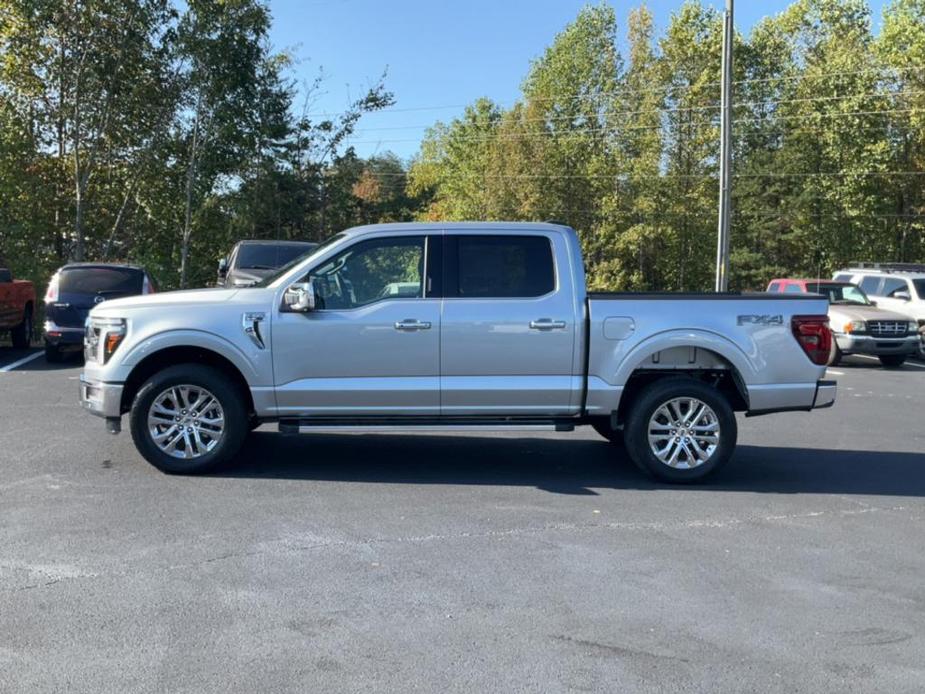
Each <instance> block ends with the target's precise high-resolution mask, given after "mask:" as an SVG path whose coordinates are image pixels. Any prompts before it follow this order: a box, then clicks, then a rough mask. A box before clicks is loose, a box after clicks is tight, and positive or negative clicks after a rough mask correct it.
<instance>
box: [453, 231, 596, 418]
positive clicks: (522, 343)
mask: <svg viewBox="0 0 925 694" xmlns="http://www.w3.org/2000/svg"><path fill="white" fill-rule="evenodd" d="M556 244H560V245H561V246H562V248H560V249H559V253H557V252H556ZM557 256H558V257H567V255H565V249H564V239H563V238H562V237H561V236H559V235H556V234H552V233H550V234H545V233H543V232H539V231H537V232H532V233H531V232H521V231H519V230H518V231H511V232H509V233H505V232H499V231H496V230H492V233H491V234H485V233H479V231H478V230H477V229H476V230H473V231H472V232H468V231H453V232H449V231H448V232H447V235H446V237H445V242H444V267H443V270H444V272H443V280H444V300H443V321H442V333H441V340H440V364H441V378H440V386H441V408H440V411H441V414H443V415H449V416H452V415H493V414H501V413H503V414H505V415H531V414H536V415H559V414H562V415H564V414H571V413H574V412H576V411H577V408H578V406H579V403H578V397H577V393H579V392H580V389H581V376H575V375H573V353H574V349H575V345H576V331H577V330H578V328H579V325H578V320H577V317H576V315H575V307H574V303H573V301H572V299H573V297H572V291H571V285H570V282H569V280H570V277H569V275H568V274H567V272H566V274H565V275H564V276H562V274H561V272H557V267H556V257H557Z"/></svg>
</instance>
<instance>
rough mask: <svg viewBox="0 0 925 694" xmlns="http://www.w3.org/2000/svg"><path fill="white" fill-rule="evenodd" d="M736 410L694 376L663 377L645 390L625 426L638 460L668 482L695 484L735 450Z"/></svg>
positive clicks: (626, 435) (631, 407)
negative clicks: (734, 411)
mask: <svg viewBox="0 0 925 694" xmlns="http://www.w3.org/2000/svg"><path fill="white" fill-rule="evenodd" d="M737 436H738V430H737V426H736V419H735V414H734V413H733V411H732V407H731V406H730V405H729V402H728V401H727V400H726V398H725V397H724V396H723V395H722V393H720V392H719V391H717V390H716V389H715V388H712V387H710V386H709V385H707V384H706V383H703V382H701V381H698V380H695V379H693V378H684V377H681V378H674V377H672V378H664V379H661V380H658V381H655V382H654V383H652V384H651V385H649V386H647V387H646V388H645V389H643V390H642V391H641V392H640V393H639V395H638V396H637V398H636V400H635V401H634V402H633V403H632V405H630V409H629V413H628V415H627V417H626V424H625V426H624V438H625V440H626V448H627V451H628V452H629V454H630V456H631V457H632V458H633V460H634V461H635V463H636V464H637V465H638V466H639V467H640V468H642V469H643V470H645V471H646V472H648V473H649V474H651V475H652V476H654V477H656V478H658V479H660V480H662V481H664V482H672V483H676V484H684V483H691V482H697V481H699V480H702V479H703V478H704V477H706V476H707V475H710V474H712V473H714V472H716V471H717V470H718V469H719V468H721V467H722V466H723V465H725V464H726V463H727V462H728V461H729V458H730V457H732V452H733V451H734V450H735V446H736V438H737Z"/></svg>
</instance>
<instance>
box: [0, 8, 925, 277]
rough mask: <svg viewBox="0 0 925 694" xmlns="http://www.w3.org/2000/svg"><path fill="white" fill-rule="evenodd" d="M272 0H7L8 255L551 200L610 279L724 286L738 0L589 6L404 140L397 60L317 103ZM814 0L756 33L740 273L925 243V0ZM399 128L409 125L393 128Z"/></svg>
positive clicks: (467, 214) (64, 253)
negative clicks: (722, 10) (502, 99)
mask: <svg viewBox="0 0 925 694" xmlns="http://www.w3.org/2000/svg"><path fill="white" fill-rule="evenodd" d="M271 21H272V19H271V14H270V10H269V8H268V7H267V5H266V4H264V2H262V1H261V0H222V1H221V2H218V1H216V0H185V1H183V2H180V1H179V0H175V1H174V0H0V254H2V255H5V256H6V258H7V262H9V263H10V264H11V265H12V266H13V267H14V268H15V269H16V270H17V273H18V274H19V275H24V276H30V277H32V278H33V279H35V280H37V281H39V282H40V283H41V282H43V281H44V280H46V279H47V276H48V274H50V272H51V271H52V270H53V269H54V268H55V267H57V266H58V265H60V264H62V263H63V262H65V261H68V260H127V261H132V262H137V263H140V264H143V265H145V266H146V267H147V268H148V269H149V270H150V271H151V272H152V274H153V275H154V276H155V277H156V278H157V279H158V280H159V282H160V283H161V285H162V286H163V287H166V288H175V287H182V286H202V285H204V284H206V283H208V282H209V281H211V279H212V278H213V277H214V271H215V262H216V261H217V259H218V257H219V256H220V255H221V254H222V253H224V252H226V251H227V250H228V249H229V248H230V247H231V245H232V244H233V243H234V242H235V241H237V240H239V239H241V238H282V239H308V240H312V239H314V240H318V239H320V238H322V237H325V236H327V235H330V234H331V233H334V232H336V231H339V230H340V229H343V228H345V227H348V226H351V225H354V224H361V223H369V222H377V221H401V220H411V219H421V220H444V219H445V220H457V219H509V220H548V219H555V220H559V221H562V222H565V223H567V224H570V225H571V226H573V227H574V228H575V229H577V230H578V232H579V234H580V236H581V239H582V243H583V246H584V249H585V253H586V258H587V264H588V268H587V269H588V275H589V279H590V282H591V284H592V286H595V287H609V288H614V289H685V290H695V289H708V288H709V287H711V286H712V273H713V262H714V256H715V238H716V216H717V197H718V193H717V182H718V177H717V164H718V162H717V155H718V143H719V133H718V125H719V124H718V118H719V94H720V89H719V78H720V73H719V71H720V59H719V56H720V43H721V34H722V21H721V17H720V16H719V15H718V14H717V12H716V11H715V10H713V9H712V8H710V7H706V6H704V5H702V4H701V3H700V2H697V1H690V2H686V3H685V4H683V5H682V6H681V7H680V8H679V9H678V11H677V12H675V13H674V14H673V15H672V16H671V18H670V21H669V22H668V25H667V27H665V29H664V30H663V31H661V32H657V31H656V28H655V26H654V23H653V18H652V15H651V14H650V12H649V11H648V10H647V9H646V8H645V7H640V8H638V9H635V10H633V11H632V12H631V13H630V14H629V16H628V17H627V18H626V25H625V27H624V26H621V25H619V23H618V17H617V15H616V13H615V11H614V10H613V9H612V7H610V6H609V5H603V4H601V5H592V6H587V7H585V8H584V9H582V10H581V11H580V12H579V14H578V16H577V18H576V19H575V20H574V21H573V22H572V23H571V24H569V25H568V26H567V27H565V28H564V30H563V31H562V32H561V33H560V34H559V35H558V36H556V38H555V39H554V41H553V42H552V44H551V45H550V46H549V47H547V48H546V49H545V51H544V52H542V54H541V55H540V57H539V58H538V59H537V60H535V61H534V62H533V64H532V65H531V66H530V68H529V71H528V72H527V75H526V77H525V79H524V81H523V84H522V89H521V96H520V97H519V98H518V99H517V101H516V102H515V103H514V104H513V105H510V106H503V105H501V104H499V103H496V102H493V101H491V100H489V99H480V100H478V101H476V102H475V103H473V104H472V105H470V106H469V107H468V108H466V110H465V112H464V114H463V115H462V116H461V117H459V118H457V119H455V120H453V121H451V122H448V123H435V124H434V126H433V127H431V128H430V129H429V130H428V131H427V133H426V135H425V137H424V139H423V141H422V143H421V148H420V152H419V153H418V154H417V155H416V156H415V157H413V158H412V159H411V160H410V161H409V162H404V161H402V160H401V159H400V158H399V157H397V156H395V155H394V154H390V153H385V154H383V155H381V156H374V157H369V158H362V157H359V156H358V155H357V154H356V152H355V150H354V149H353V147H352V146H351V142H352V141H354V138H355V137H356V132H357V129H358V126H359V124H360V121H361V119H362V117H363V116H364V115H365V114H367V113H370V112H373V111H379V110H386V109H389V108H391V107H392V106H393V105H394V104H395V96H394V95H393V94H392V93H391V92H390V91H389V90H388V89H387V85H386V76H385V75H384V76H383V78H382V79H380V80H379V81H378V82H377V83H376V84H374V85H372V86H371V87H370V88H369V89H368V91H366V92H365V93H363V94H362V95H361V96H360V98H358V99H356V100H355V101H353V102H352V103H350V104H348V105H347V107H346V108H345V109H344V110H343V112H342V113H338V114H333V115H332V114H315V113H313V112H312V104H313V101H314V97H315V95H317V93H318V91H319V90H320V89H322V88H323V85H322V83H321V81H320V79H318V80H315V81H314V82H312V83H310V84H299V83H297V82H296V80H295V79H294V78H293V73H294V66H295V63H294V58H293V57H292V56H291V55H289V54H287V53H286V52H279V51H276V50H275V49H274V48H273V47H272V45H271V44H270V41H269V32H270V28H271ZM872 25H873V18H872V17H871V12H870V9H869V7H868V6H867V4H866V2H864V1H862V0H797V1H796V2H794V3H793V4H792V5H790V6H789V7H788V8H787V9H786V10H785V11H784V12H782V13H781V14H779V15H777V16H774V17H769V18H766V19H764V20H763V21H761V22H759V23H758V24H757V25H755V26H754V27H753V28H752V30H751V31H750V32H749V33H748V34H747V35H744V34H739V35H737V36H736V41H735V50H734V55H735V75H734V79H735V87H734V92H735V96H734V111H733V112H734V123H735V125H734V155H733V156H734V179H733V180H734V186H733V217H732V220H733V226H732V263H731V280H732V282H731V283H732V286H733V288H760V287H761V286H762V285H763V284H764V283H765V282H766V281H767V279H768V278H769V277H771V276H774V275H811V276H812V275H817V274H826V273H828V272H831V271H832V270H833V269H835V268H837V267H840V266H842V265H844V264H845V263H847V262H850V261H851V260H862V259H863V260H894V261H897V260H905V261H923V260H925V239H923V230H925V175H923V174H925V0H892V2H890V3H889V4H888V5H887V6H886V8H885V9H884V11H883V17H882V21H881V23H880V29H879V31H878V32H876V33H875V32H874V31H873V28H872ZM383 144H388V141H387V140H384V141H383Z"/></svg>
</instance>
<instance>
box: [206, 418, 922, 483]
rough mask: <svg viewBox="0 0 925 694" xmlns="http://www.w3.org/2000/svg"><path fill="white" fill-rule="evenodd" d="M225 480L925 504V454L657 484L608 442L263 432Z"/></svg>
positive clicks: (849, 455) (758, 450)
mask: <svg viewBox="0 0 925 694" xmlns="http://www.w3.org/2000/svg"><path fill="white" fill-rule="evenodd" d="M214 475H215V476H219V477H232V478H249V479H260V478H265V479H292V480H311V481H337V482H363V483H373V484H375V483H383V484H447V485H496V486H532V487H536V488H537V489H541V490H544V491H548V492H551V493H556V494H578V495H596V494H597V493H598V492H597V491H595V489H664V488H672V489H687V490H690V491H692V492H694V491H697V490H710V491H724V490H728V491H749V492H766V493H775V494H807V493H809V494H859V495H865V494H871V495H888V496H925V454H923V453H908V452H884V451H851V450H828V449H810V448H782V447H771V446H744V445H743V446H739V448H738V449H737V451H736V455H735V457H734V458H733V460H732V461H731V462H730V464H729V466H728V467H727V468H726V469H725V470H722V471H720V472H719V473H718V474H717V475H716V476H715V477H713V478H711V479H710V480H708V481H707V482H706V483H703V484H698V485H694V486H687V487H684V486H670V485H664V484H661V483H658V482H655V481H654V480H652V479H650V478H649V477H647V476H646V475H644V474H643V473H642V472H640V471H639V470H637V469H636V467H635V466H634V465H633V463H632V462H631V461H630V460H628V459H627V458H626V457H625V454H624V453H622V452H621V451H619V450H618V449H615V447H613V446H612V445H611V444H609V443H607V442H606V441H603V440H600V441H598V440H594V439H578V440H576V439H573V438H571V439H553V438H540V437H529V436H523V437H517V438H515V437H510V436H505V437H487V436H433V435H426V436H404V435H387V436H386V435H378V434H367V435H325V434H315V435H305V436H280V435H279V434H275V433H265V432H255V433H254V434H253V435H252V436H251V437H250V439H249V440H248V442H247V443H246V444H245V447H244V448H243V449H242V451H241V453H240V455H239V456H238V457H237V459H236V460H235V461H234V462H233V463H232V464H230V465H228V466H227V467H225V468H223V469H222V470H220V471H218V472H216V473H214Z"/></svg>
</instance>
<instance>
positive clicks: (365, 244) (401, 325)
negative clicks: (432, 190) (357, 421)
mask: <svg viewBox="0 0 925 694" xmlns="http://www.w3.org/2000/svg"><path fill="white" fill-rule="evenodd" d="M439 241H440V237H439V235H437V236H430V237H426V236H423V235H416V236H407V235H397V236H390V237H377V238H372V239H367V240H360V241H358V242H356V243H354V244H353V245H351V246H349V247H348V248H346V249H344V250H343V251H341V252H340V253H338V254H337V255H335V256H333V257H332V258H329V259H327V260H325V261H322V263H321V265H319V266H318V267H316V268H315V269H313V270H312V271H311V272H310V273H309V275H308V276H307V277H305V278H303V281H305V280H311V282H312V285H313V287H314V290H315V294H316V307H315V310H313V311H309V312H307V313H286V312H280V313H278V314H276V315H275V317H274V319H273V326H272V331H273V333H272V334H273V370H274V381H275V384H276V402H277V407H278V409H279V414H280V416H284V417H296V416H313V415H324V416H338V417H349V416H353V415H358V416H369V415H407V414H416V415H436V414H438V413H439V411H440V364H439V359H440V351H439V342H440V299H439V297H435V298H431V297H430V294H431V291H430V288H429V287H428V286H427V285H428V282H427V281H426V280H427V279H428V274H429V270H428V267H427V262H426V259H427V258H428V257H429V255H433V254H435V253H439V245H440V244H439ZM428 247H430V249H431V252H430V254H429V253H428ZM436 257H438V258H439V255H436Z"/></svg>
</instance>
